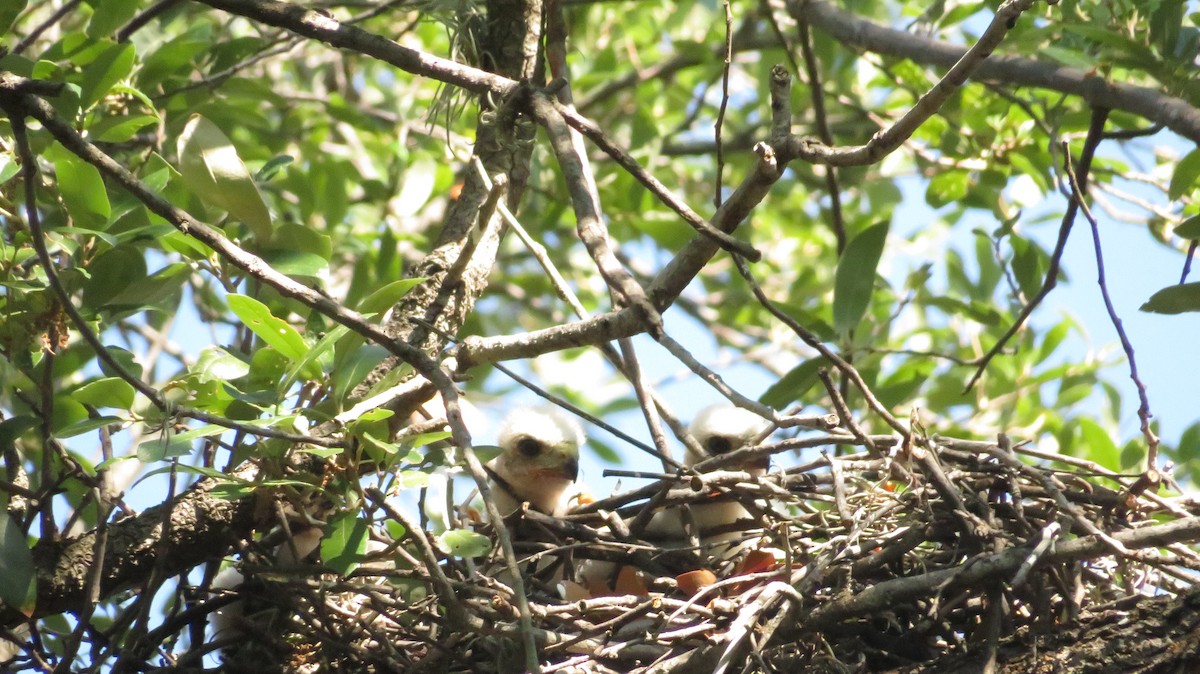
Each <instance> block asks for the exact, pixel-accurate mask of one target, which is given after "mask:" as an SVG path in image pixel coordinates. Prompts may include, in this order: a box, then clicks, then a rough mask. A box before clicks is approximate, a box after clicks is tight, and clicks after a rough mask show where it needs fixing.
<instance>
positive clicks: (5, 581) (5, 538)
mask: <svg viewBox="0 0 1200 674" xmlns="http://www.w3.org/2000/svg"><path fill="white" fill-rule="evenodd" d="M0 568H3V569H4V573H0V600H3V602H4V604H5V605H6V606H8V607H10V608H14V609H16V610H18V611H20V612H21V613H23V614H24V615H26V616H31V615H33V607H34V606H35V605H36V604H37V570H36V568H35V567H34V565H33V555H32V554H31V553H30V552H29V544H28V543H27V542H26V541H25V534H24V533H23V532H22V531H21V528H20V527H18V526H17V523H16V522H14V521H13V520H12V518H11V517H9V516H8V513H7V512H5V511H4V510H0Z"/></svg>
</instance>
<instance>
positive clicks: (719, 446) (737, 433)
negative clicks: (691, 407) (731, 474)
mask: <svg viewBox="0 0 1200 674" xmlns="http://www.w3.org/2000/svg"><path fill="white" fill-rule="evenodd" d="M767 425H768V422H767V421H766V420H765V419H763V418H762V417H760V416H758V415H757V414H755V413H753V412H750V411H749V410H744V409H741V408H740V407H734V406H733V405H728V404H718V405H711V406H709V407H706V408H704V409H702V410H700V412H699V413H698V414H697V415H696V418H695V419H694V420H693V421H692V425H691V427H690V428H689V432H690V433H691V434H692V436H693V437H694V438H695V439H696V442H697V443H699V445H700V447H701V448H703V449H704V452H705V453H704V454H703V455H698V454H696V453H695V452H693V451H690V450H689V451H688V452H687V456H686V457H685V463H686V464H687V465H688V466H694V465H696V464H698V463H700V462H701V461H704V460H705V459H708V458H710V457H713V456H721V455H722V454H728V453H729V452H732V451H734V450H738V449H742V448H743V447H746V446H749V445H750V443H752V442H754V441H755V440H757V439H758V438H759V436H761V435H762V434H763V432H765V431H766V429H767ZM769 463H770V459H769V458H763V459H757V460H754V461H751V462H748V463H746V464H742V465H733V466H727V467H725V470H744V471H746V472H748V473H750V474H751V475H755V476H758V475H763V474H764V473H766V470H767V466H768V464H769ZM689 509H690V511H691V515H692V520H693V521H694V522H695V523H696V527H697V529H698V530H699V531H698V532H697V533H698V534H699V536H700V542H701V543H702V544H706V545H707V544H710V543H715V542H724V541H728V540H731V539H735V538H738V537H739V536H740V533H739V532H737V531H729V530H727V529H728V528H729V527H730V525H732V524H733V523H734V522H737V521H739V520H746V519H750V518H751V515H750V513H749V512H748V511H747V510H746V508H745V507H743V506H742V504H741V503H739V502H737V501H736V500H732V499H728V498H726V499H720V500H718V501H717V502H716V503H694V504H692V505H691V506H689ZM683 531H684V525H683V513H682V510H681V509H679V508H671V509H668V510H664V511H661V512H658V513H655V515H654V518H653V519H651V520H650V523H649V525H648V526H647V527H646V533H648V534H649V535H650V536H651V537H662V538H666V539H668V540H681V539H682V538H683V537H684V534H683Z"/></svg>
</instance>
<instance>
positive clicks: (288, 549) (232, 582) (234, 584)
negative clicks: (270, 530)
mask: <svg viewBox="0 0 1200 674" xmlns="http://www.w3.org/2000/svg"><path fill="white" fill-rule="evenodd" d="M321 536H322V531H321V529H320V528H317V527H311V528H308V529H304V530H302V531H299V532H297V533H296V534H295V535H294V536H293V537H292V541H291V543H286V542H285V543H284V544H283V545H281V546H279V547H278V548H276V550H275V561H276V562H277V563H278V564H279V566H280V567H282V568H291V567H295V566H296V565H297V564H298V563H299V562H300V561H301V560H303V559H304V558H305V557H307V556H308V555H309V554H311V553H312V551H313V550H316V549H317V546H319V545H320V544H321ZM245 580H246V578H245V576H243V575H242V572H241V571H239V570H238V569H237V568H236V567H233V566H230V567H226V568H225V569H222V570H221V572H220V573H218V574H217V575H216V577H214V578H213V581H212V584H211V585H210V589H211V590H212V591H213V592H214V593H218V594H221V593H226V592H238V591H239V590H240V588H241V586H242V583H244V582H245ZM243 611H244V607H243V604H242V600H241V599H238V600H237V601H234V602H231V603H229V604H226V605H225V606H222V607H221V608H219V609H217V610H216V611H213V612H212V613H210V614H209V616H208V621H209V625H211V626H212V630H213V638H214V639H220V638H225V637H236V636H242V629H241V628H240V627H239V624H241V622H242V621H244V620H246V617H245V616H244V615H243Z"/></svg>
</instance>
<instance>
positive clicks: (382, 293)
mask: <svg viewBox="0 0 1200 674" xmlns="http://www.w3.org/2000/svg"><path fill="white" fill-rule="evenodd" d="M424 281H425V279H424V278H404V279H400V280H399V281H392V282H391V283H389V284H387V285H385V286H383V287H382V288H380V289H379V290H376V291H375V292H373V293H371V294H370V295H368V296H367V297H366V299H364V300H363V301H362V302H360V303H359V305H358V312H359V313H361V314H381V313H383V312H385V311H387V310H388V309H391V308H392V307H393V306H394V305H395V304H396V302H399V301H400V299H401V298H402V297H404V296H405V295H407V294H408V291H410V290H412V289H413V288H416V287H417V286H419V285H421V283H423V282H424Z"/></svg>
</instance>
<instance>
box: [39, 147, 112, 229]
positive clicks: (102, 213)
mask: <svg viewBox="0 0 1200 674" xmlns="http://www.w3.org/2000/svg"><path fill="white" fill-rule="evenodd" d="M46 158H47V159H49V160H50V161H52V162H54V172H55V174H57V176H58V189H59V193H60V194H62V198H63V203H65V204H66V205H67V212H68V213H70V214H71V219H72V220H74V221H75V222H76V223H77V224H78V225H79V226H81V227H87V228H89V229H104V227H105V226H106V225H107V224H108V216H109V215H110V214H111V213H112V207H111V206H110V205H109V203H108V192H107V191H106V190H105V189H104V180H103V179H102V178H101V177H100V171H98V170H96V167H95V166H92V165H91V164H89V163H87V162H85V161H84V160H82V159H80V158H79V157H77V156H75V155H74V154H72V153H71V152H69V151H68V150H67V149H66V148H64V147H63V146H61V145H59V144H58V143H54V144H53V145H51V146H50V149H49V150H48V151H47V152H46Z"/></svg>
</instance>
